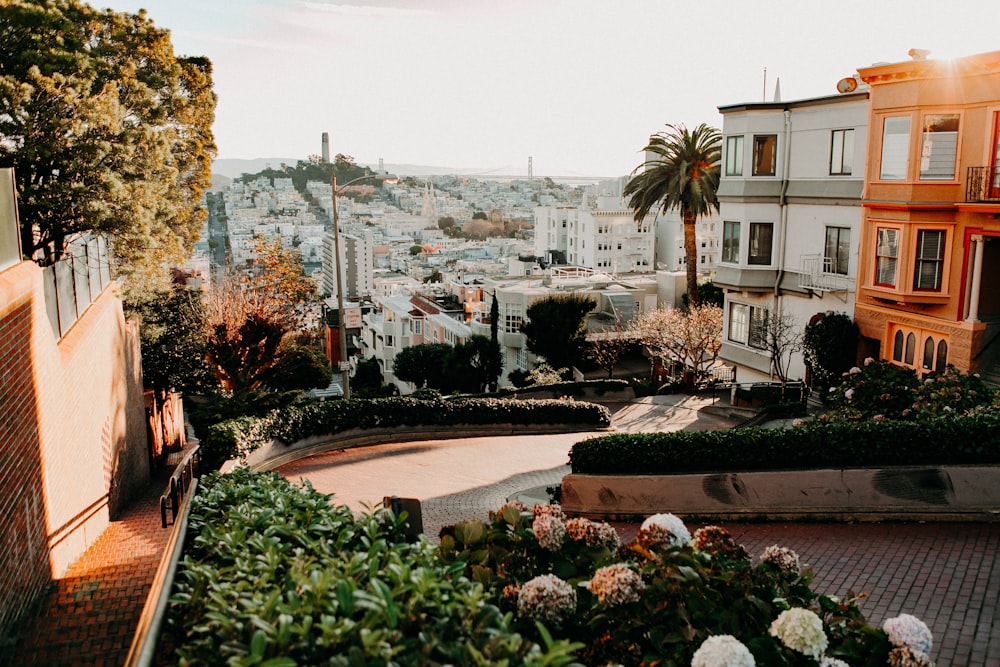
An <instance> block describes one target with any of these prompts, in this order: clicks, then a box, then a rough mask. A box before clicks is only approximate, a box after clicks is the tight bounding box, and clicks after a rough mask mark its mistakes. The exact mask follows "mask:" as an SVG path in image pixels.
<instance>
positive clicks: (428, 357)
mask: <svg viewBox="0 0 1000 667" xmlns="http://www.w3.org/2000/svg"><path fill="white" fill-rule="evenodd" d="M450 357H451V346H450V345H448V344H447V343H424V344H423V345H413V346H411V347H404V348H403V349H402V350H400V351H399V353H398V354H397V355H396V358H395V360H394V361H393V369H394V371H393V372H394V373H395V374H396V377H397V378H399V379H400V380H402V381H403V382H412V383H413V384H415V385H416V386H417V388H418V389H419V388H420V387H430V388H432V389H440V388H441V387H442V385H443V384H444V380H445V371H446V368H447V365H448V360H449V358H450Z"/></svg>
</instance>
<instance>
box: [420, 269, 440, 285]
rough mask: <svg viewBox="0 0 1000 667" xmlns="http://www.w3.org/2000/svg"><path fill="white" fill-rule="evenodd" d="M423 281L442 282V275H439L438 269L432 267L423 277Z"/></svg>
mask: <svg viewBox="0 0 1000 667" xmlns="http://www.w3.org/2000/svg"><path fill="white" fill-rule="evenodd" d="M424 282H425V283H440V282H444V276H443V275H441V271H440V270H438V269H432V270H431V272H430V273H429V274H428V275H427V277H426V278H424Z"/></svg>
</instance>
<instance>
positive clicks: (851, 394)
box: [844, 389, 854, 400]
mask: <svg viewBox="0 0 1000 667" xmlns="http://www.w3.org/2000/svg"><path fill="white" fill-rule="evenodd" d="M844 398H846V399H847V400H851V399H852V398H854V390H853V389H848V390H847V391H845V392H844Z"/></svg>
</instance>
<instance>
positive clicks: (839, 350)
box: [802, 311, 858, 396]
mask: <svg viewBox="0 0 1000 667" xmlns="http://www.w3.org/2000/svg"><path fill="white" fill-rule="evenodd" d="M802 356H803V357H804V359H805V363H806V368H808V369H809V375H810V379H811V381H812V384H813V386H814V387H816V388H817V389H818V390H819V391H820V392H822V393H821V395H822V396H825V394H826V391H827V389H829V388H830V387H832V386H834V385H835V384H837V383H839V382H840V378H841V376H842V375H843V374H844V373H846V372H847V371H848V369H850V368H851V367H852V366H853V365H854V364H855V362H856V361H857V357H858V325H857V324H855V323H854V322H853V321H852V320H851V318H850V316H849V315H847V314H846V313H835V312H833V311H830V312H826V313H819V314H818V315H815V316H814V317H813V318H812V319H811V320H810V321H809V324H807V325H806V329H805V333H804V334H803V336H802Z"/></svg>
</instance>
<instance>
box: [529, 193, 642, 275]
mask: <svg viewBox="0 0 1000 667" xmlns="http://www.w3.org/2000/svg"><path fill="white" fill-rule="evenodd" d="M654 223H655V216H652V215H650V216H647V217H646V219H644V220H643V221H642V222H641V223H636V221H635V219H634V217H633V213H632V211H631V209H629V208H627V206H626V204H625V202H624V201H622V199H621V198H620V197H614V196H609V195H601V196H599V197H597V205H596V207H593V208H591V207H589V206H583V207H578V206H539V207H537V208H536V209H535V254H536V255H537V256H539V257H544V258H546V260H547V261H550V262H551V261H552V260H553V259H554V258H555V257H557V256H558V257H561V258H562V259H563V262H559V263H564V264H567V265H570V266H582V267H585V268H588V269H593V270H595V271H602V272H605V273H646V272H652V271H653V270H654V269H655V266H654V249H655V245H656V244H655V224H654Z"/></svg>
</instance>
